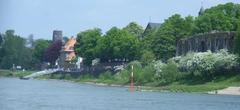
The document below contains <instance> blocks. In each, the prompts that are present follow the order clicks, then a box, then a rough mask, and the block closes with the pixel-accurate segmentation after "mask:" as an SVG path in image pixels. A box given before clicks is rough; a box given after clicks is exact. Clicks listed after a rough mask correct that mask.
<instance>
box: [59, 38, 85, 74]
mask: <svg viewBox="0 0 240 110" xmlns="http://www.w3.org/2000/svg"><path fill="white" fill-rule="evenodd" d="M75 43H76V38H75V37H71V38H70V39H69V40H68V41H67V42H66V43H65V44H64V45H63V46H62V49H61V51H60V57H59V58H58V66H59V67H60V68H63V69H76V68H77V67H79V66H78V65H80V64H76V63H81V62H79V61H78V60H79V58H77V56H76V54H75V51H74V45H75Z"/></svg>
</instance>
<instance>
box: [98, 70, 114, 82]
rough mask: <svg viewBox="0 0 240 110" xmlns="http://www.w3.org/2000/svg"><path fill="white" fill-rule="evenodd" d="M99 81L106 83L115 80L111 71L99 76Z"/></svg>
mask: <svg viewBox="0 0 240 110" xmlns="http://www.w3.org/2000/svg"><path fill="white" fill-rule="evenodd" d="M99 79H100V80H102V81H104V80H112V79H113V75H112V73H111V72H110V71H107V72H105V73H102V74H100V75H99Z"/></svg>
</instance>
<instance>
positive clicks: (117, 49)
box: [75, 3, 240, 63]
mask: <svg viewBox="0 0 240 110" xmlns="http://www.w3.org/2000/svg"><path fill="white" fill-rule="evenodd" d="M239 21H240V5H239V4H233V3H227V4H224V5H218V6H215V7H212V8H209V9H206V10H201V14H200V15H199V16H197V17H192V16H186V17H181V15H179V14H174V15H172V16H171V17H169V18H167V19H166V20H165V21H164V22H163V23H162V24H161V26H160V28H158V29H157V30H156V29H151V30H147V31H148V32H145V33H144V35H143V29H142V26H140V25H138V24H137V23H136V22H131V23H129V24H128V25H127V26H126V27H124V28H123V29H119V28H116V27H113V28H111V29H110V30H109V31H107V32H106V34H105V35H102V36H101V34H100V33H101V32H100V31H99V32H98V33H99V34H97V35H95V37H94V32H91V31H89V30H88V31H84V32H81V33H80V34H79V36H78V44H79V45H78V46H76V47H75V49H76V50H78V51H77V52H78V53H79V55H82V56H83V57H85V58H86V59H89V60H88V63H89V61H91V60H92V59H94V58H101V60H102V61H107V60H113V59H129V60H136V59H137V60H140V58H141V59H146V58H150V59H155V58H152V57H153V56H154V57H156V59H160V60H163V61H167V59H169V58H172V57H174V56H175V53H176V52H175V51H176V43H177V40H179V39H182V38H189V37H191V36H192V35H194V34H198V33H207V32H212V31H236V30H237V24H238V23H239ZM86 33H88V34H90V35H92V36H91V37H90V36H89V35H88V34H86ZM91 33H92V34H91ZM83 36H85V38H84V37H83ZM88 37H89V38H88ZM86 39H94V40H92V41H91V40H87V41H88V42H87V43H86V41H85V40H86ZM96 42H97V43H96ZM83 48H84V49H83ZM145 52H147V53H146V54H145ZM90 53H91V54H90ZM151 53H153V54H151ZM83 54H84V55H83ZM146 55H149V56H146ZM89 57H91V58H89Z"/></svg>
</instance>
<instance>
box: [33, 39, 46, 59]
mask: <svg viewBox="0 0 240 110" xmlns="http://www.w3.org/2000/svg"><path fill="white" fill-rule="evenodd" d="M34 45H35V46H34V50H33V58H35V59H36V60H37V62H39V63H40V62H43V61H44V53H45V52H46V50H47V48H48V47H49V41H47V40H43V39H38V40H36V41H35V43H34Z"/></svg>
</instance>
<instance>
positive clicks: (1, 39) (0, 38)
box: [0, 33, 3, 48]
mask: <svg viewBox="0 0 240 110" xmlns="http://www.w3.org/2000/svg"><path fill="white" fill-rule="evenodd" d="M2 42H3V38H2V34H1V33H0V48H1V44H2Z"/></svg>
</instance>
